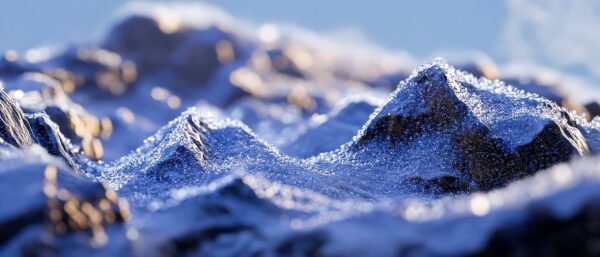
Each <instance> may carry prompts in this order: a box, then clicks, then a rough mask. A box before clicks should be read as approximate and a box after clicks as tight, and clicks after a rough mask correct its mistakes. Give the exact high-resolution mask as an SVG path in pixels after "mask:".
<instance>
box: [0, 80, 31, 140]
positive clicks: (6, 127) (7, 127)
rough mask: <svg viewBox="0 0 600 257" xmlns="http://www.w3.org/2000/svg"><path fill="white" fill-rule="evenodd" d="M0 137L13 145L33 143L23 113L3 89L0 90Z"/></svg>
mask: <svg viewBox="0 0 600 257" xmlns="http://www.w3.org/2000/svg"><path fill="white" fill-rule="evenodd" d="M0 137H2V140H4V142H6V143H8V144H10V145H12V146H15V147H28V146H31V145H32V144H33V143H34V140H33V138H32V137H31V129H30V128H29V124H28V123H27V120H26V119H25V114H24V113H23V111H22V110H21V108H19V107H17V106H16V105H15V104H14V102H13V100H12V99H11V98H10V97H9V96H8V95H6V93H5V92H4V91H0Z"/></svg>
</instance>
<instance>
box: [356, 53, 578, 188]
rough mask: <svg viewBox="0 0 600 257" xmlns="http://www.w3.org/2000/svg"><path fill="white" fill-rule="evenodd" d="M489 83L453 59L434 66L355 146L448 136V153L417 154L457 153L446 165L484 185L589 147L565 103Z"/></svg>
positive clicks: (404, 89) (401, 92)
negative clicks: (457, 66) (464, 71)
mask: <svg viewBox="0 0 600 257" xmlns="http://www.w3.org/2000/svg"><path fill="white" fill-rule="evenodd" d="M484 83H485V82H481V81H477V80H475V79H474V78H472V77H468V75H465V74H461V73H459V72H457V71H455V70H454V69H452V68H449V67H447V66H446V65H445V64H434V65H433V66H430V67H426V68H424V69H423V70H421V71H420V72H419V73H417V74H416V75H415V76H413V77H411V78H409V80H408V81H406V82H405V83H404V84H402V85H400V88H399V89H398V90H397V91H396V92H395V93H394V97H393V98H392V99H391V100H390V101H389V102H388V103H387V104H386V105H384V106H383V107H382V108H381V109H380V110H379V111H378V114H377V116H375V117H374V118H373V119H371V121H370V123H369V124H368V125H367V126H366V127H365V129H364V132H363V133H364V134H363V135H362V136H361V137H360V138H359V140H358V142H357V144H356V145H355V146H354V148H356V149H361V148H365V147H366V148H368V147H371V146H372V145H373V144H384V145H388V146H389V147H390V148H392V149H393V148H394V146H395V145H410V144H414V142H415V141H417V139H418V138H427V137H429V136H433V135H440V136H441V137H444V138H446V140H447V142H448V143H450V144H451V147H450V148H448V150H449V151H448V152H439V151H440V149H430V150H429V151H427V152H423V153H420V152H412V153H409V154H411V155H412V156H420V155H430V154H433V155H439V156H450V157H451V158H452V167H441V168H445V169H452V170H455V171H458V172H459V173H455V174H456V175H458V174H465V175H467V176H468V177H470V178H471V179H473V180H474V181H475V182H476V183H477V184H478V185H479V186H480V187H481V188H482V189H491V188H495V187H498V186H502V185H505V184H506V183H507V182H509V181H513V180H515V179H518V178H522V177H524V176H526V175H530V174H533V173H535V172H536V171H538V170H541V169H545V168H548V167H550V166H552V165H553V164H555V163H559V162H563V161H567V160H569V159H570V158H571V156H572V155H582V154H586V153H587V152H588V151H589V149H588V145H587V142H586V139H585V138H584V137H583V135H582V134H581V132H580V131H579V130H578V128H577V126H576V125H575V123H574V121H573V120H572V118H571V116H570V115H569V114H568V113H566V112H565V111H564V110H561V109H560V108H559V107H558V106H556V105H554V104H552V103H550V102H549V101H547V100H544V99H541V98H535V97H529V98H525V97H524V95H519V94H518V93H515V89H512V88H510V87H507V86H504V85H493V86H490V85H485V84H484ZM372 142H373V143H372ZM418 142H419V143H422V142H421V141H418ZM392 151H393V150H392ZM394 154H396V153H394ZM399 154H403V153H399ZM417 158H419V157H417Z"/></svg>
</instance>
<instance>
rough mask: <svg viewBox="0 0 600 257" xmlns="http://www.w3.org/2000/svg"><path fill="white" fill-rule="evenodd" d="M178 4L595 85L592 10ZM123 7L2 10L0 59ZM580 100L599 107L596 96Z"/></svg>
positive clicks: (105, 0) (82, 34) (597, 39)
mask: <svg viewBox="0 0 600 257" xmlns="http://www.w3.org/2000/svg"><path fill="white" fill-rule="evenodd" d="M149 2H156V1H149ZM163 2H164V1H163ZM170 2H172V1H170ZM178 2H182V1H178ZM184 2H192V3H193V2H203V3H208V4H211V5H215V6H217V7H219V8H222V9H224V10H225V11H226V12H228V13H230V14H231V15H232V16H234V17H236V18H240V19H244V20H248V21H252V22H255V23H263V22H273V23H282V24H294V25H297V26H300V27H305V28H308V29H310V30H313V31H316V32H319V33H323V34H326V35H329V36H331V37H337V38H343V39H345V40H351V41H353V42H365V43H372V44H375V45H378V46H381V47H383V48H385V49H390V50H402V51H406V52H408V53H410V54H411V55H412V56H414V57H415V58H416V59H417V60H420V61H426V60H428V59H430V58H432V57H433V56H442V57H445V58H450V57H452V56H454V57H456V56H460V55H461V54H463V53H482V54H485V55H486V56H489V57H490V58H491V59H492V60H493V61H494V62H495V63H497V64H499V65H503V64H511V65H515V64H518V65H525V66H536V67H543V68H549V69H551V70H555V71H559V72H560V73H561V74H562V76H564V77H566V78H568V80H569V81H571V83H569V84H570V85H573V86H574V87H575V85H578V86H585V87H588V88H589V87H592V88H593V87H595V86H596V85H598V84H599V83H598V82H599V81H600V61H599V60H600V51H599V50H598V49H600V1H579V0H573V1H572V0H550V1H541V0H534V1H521V0H510V1H478V0H462V1H434V0H424V1H397V0H379V1H376V2H372V1H349V0H330V1H320V0H302V1H297V0H293V1H279V0H253V1H234V0H219V1H216V0H214V1H184ZM128 3H129V1H125V0H102V1H79V0H53V1H47V0H19V1H2V2H1V3H0V10H1V11H2V15H0V35H2V36H1V40H0V51H1V52H4V51H7V50H15V51H17V52H22V51H25V50H27V49H30V48H33V47H37V46H47V45H58V44H64V43H65V42H86V41H92V40H97V39H98V38H99V37H101V36H102V34H103V32H105V31H106V30H107V29H108V27H109V26H110V24H111V21H112V20H114V16H115V13H117V12H118V10H120V9H121V8H123V6H124V5H127V4H128ZM577 90H579V89H577ZM580 95H582V96H581V97H588V98H594V100H597V99H598V98H596V96H595V94H592V95H593V96H592V95H590V94H587V93H586V94H580Z"/></svg>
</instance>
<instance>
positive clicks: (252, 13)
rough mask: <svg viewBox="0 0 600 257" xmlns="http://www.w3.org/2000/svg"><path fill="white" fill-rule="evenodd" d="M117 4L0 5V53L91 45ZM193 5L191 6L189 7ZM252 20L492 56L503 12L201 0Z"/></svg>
mask: <svg viewBox="0 0 600 257" xmlns="http://www.w3.org/2000/svg"><path fill="white" fill-rule="evenodd" d="M126 2H127V1H124V0H101V1H100V0H94V1H81V0H52V1H47V0H18V1H2V3H0V10H2V14H1V15H0V35H2V40H0V51H5V50H8V49H13V50H17V51H23V50H26V49H28V48H31V47H35V46H40V45H47V44H61V43H65V42H69V41H85V40H91V39H94V38H95V37H97V36H98V35H100V34H101V32H102V31H103V29H105V27H106V25H107V23H108V21H109V20H110V18H111V17H112V15H113V13H114V11H115V10H117V9H118V8H119V7H120V6H122V5H123V4H124V3H126ZM188 2H193V1H188ZM204 2H208V3H211V4H214V5H217V6H220V7H222V8H223V9H225V10H226V11H227V12H229V13H231V14H233V15H234V16H236V17H242V18H244V19H247V20H251V21H255V22H284V23H292V24H296V25H300V26H303V27H307V28H309V29H312V30H315V31H319V32H325V33H327V32H331V31H335V30H355V31H356V30H358V31H360V32H361V33H362V34H363V35H364V36H365V37H366V38H367V39H368V40H370V41H372V42H375V43H376V44H378V45H382V46H384V47H386V48H390V49H401V50H407V51H409V52H411V53H413V54H416V55H419V56H422V55H429V54H431V53H433V52H435V51H439V50H462V49H477V50H482V51H484V52H487V53H490V54H491V53H493V52H494V47H495V42H496V41H497V35H498V32H499V30H500V28H501V27H502V25H503V20H504V16H505V15H506V14H505V12H506V10H505V9H506V8H505V6H504V4H503V2H502V1H478V0H466V1H434V0H424V1H397V0H396V1H395V0H379V1H349V0H328V1H321V0H302V1H298V0H290V1H280V0H253V1H239V0H219V1H204Z"/></svg>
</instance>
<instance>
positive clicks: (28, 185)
mask: <svg viewBox="0 0 600 257" xmlns="http://www.w3.org/2000/svg"><path fill="white" fill-rule="evenodd" d="M161 17H162V16H160V15H159V16H155V15H152V14H151V15H148V14H146V15H139V14H138V15H134V16H130V17H126V18H124V19H123V20H121V21H120V22H119V23H118V24H116V25H115V27H114V29H113V30H111V32H110V33H109V34H108V35H107V39H106V40H105V41H104V43H102V44H98V45H97V46H94V45H88V46H71V47H68V48H67V49H65V50H64V51H63V52H58V53H54V55H51V56H48V57H47V58H46V59H43V60H38V61H28V60H22V59H19V58H17V60H13V59H14V58H12V59H11V60H9V59H6V58H5V59H2V60H0V79H2V80H3V83H4V84H5V85H4V89H3V91H0V138H1V139H2V142H1V144H0V190H1V191H2V192H3V193H2V194H0V203H2V204H3V206H5V208H3V209H2V210H1V211H0V229H1V230H0V231H1V232H2V233H1V235H0V256H18V255H26V254H33V255H44V254H45V255H65V256H80V255H84V254H85V255H87V254H89V255H94V256H107V255H108V256H440V255H441V256H464V255H473V256H507V255H511V254H515V253H520V254H525V255H532V254H539V253H543V254H548V255H552V254H554V255H578V256H582V255H586V254H587V255H597V254H598V248H597V247H594V246H593V245H590V244H589V243H587V241H589V240H593V239H594V238H597V237H598V236H600V230H599V229H598V228H597V224H598V223H599V222H600V220H598V217H600V213H599V212H598V210H599V207H600V206H599V205H598V203H597V201H596V200H597V199H598V197H600V191H599V190H598V188H599V185H600V168H599V167H600V165H599V164H600V160H598V158H597V157H595V156H592V155H594V154H596V153H597V152H598V151H599V149H600V125H599V124H600V123H599V121H598V120H597V119H596V120H591V121H588V120H586V117H584V116H581V115H579V114H576V113H575V112H572V111H569V110H568V109H566V108H564V107H561V106H559V104H558V103H556V102H553V101H550V100H547V99H545V98H542V97H540V96H538V95H536V94H532V93H528V92H525V91H523V90H521V89H517V87H518V86H519V85H515V86H517V87H513V86H509V85H506V84H505V83H503V82H501V81H498V80H493V81H492V80H488V79H486V78H476V77H474V76H473V75H471V74H468V73H465V72H462V71H460V70H457V69H455V68H454V67H452V66H451V65H449V64H447V63H446V62H445V61H443V60H441V59H436V60H434V61H433V62H432V63H430V64H426V65H423V66H421V67H420V68H418V69H416V70H415V71H414V72H413V73H412V75H407V74H408V73H407V72H406V70H402V69H399V68H398V67H396V68H398V69H388V68H389V67H388V68H383V65H382V66H377V65H373V63H379V62H382V63H383V60H384V59H383V57H381V56H378V55H375V54H373V55H368V56H372V57H371V58H372V59H369V58H365V56H355V55H353V53H352V52H351V51H348V52H342V51H331V52H329V51H325V50H322V49H321V47H320V45H318V43H315V42H312V43H311V41H306V40H301V39H300V38H297V37H294V35H285V34H278V33H279V32H278V30H277V27H273V26H272V25H269V26H267V27H263V26H261V27H259V28H258V29H257V30H258V32H261V31H262V33H263V34H262V36H261V33H258V34H259V35H258V36H252V35H248V34H251V33H242V32H241V31H238V30H237V29H236V28H238V27H239V28H241V27H243V26H241V25H240V24H237V25H236V23H235V21H232V20H230V21H228V23H227V24H228V26H224V25H223V24H219V23H215V24H212V23H209V24H201V25H198V24H196V25H193V24H183V23H177V22H175V21H173V20H168V19H167V18H168V17H162V18H161ZM248 30H249V31H251V30H252V28H248ZM274 31H275V32H274ZM269 33H270V34H269ZM273 33H275V34H273ZM267 36H270V37H267ZM38 51H39V50H38ZM373 56H374V57H373ZM355 60H361V61H362V60H364V63H361V62H355ZM475 71H476V72H477V70H475ZM480 73H481V74H484V72H483V71H481V72H480ZM390 80H394V81H393V82H390ZM386 81H387V82H386ZM398 82H400V83H399V85H398V87H397V88H396V89H395V91H393V92H390V91H386V90H387V88H389V87H390V85H389V84H390V83H392V84H396V83H398ZM521 86H522V85H521ZM353 94H354V95H357V96H355V97H354V98H352V99H349V100H346V101H339V99H340V98H342V97H343V96H348V95H353ZM386 95H387V96H388V98H387V100H384V99H383V98H382V96H386ZM555 99H559V98H555ZM560 99H563V98H560ZM338 101H339V102H343V104H342V105H340V104H339V102H338ZM565 106H566V105H565ZM594 224H596V225H594ZM567 230H568V231H570V232H571V233H565V231H567ZM550 242H551V243H550Z"/></svg>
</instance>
